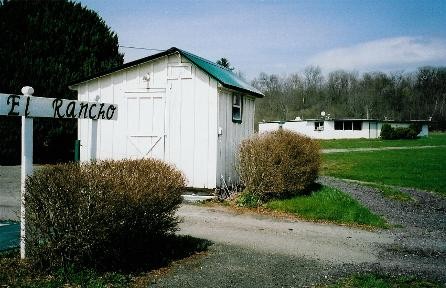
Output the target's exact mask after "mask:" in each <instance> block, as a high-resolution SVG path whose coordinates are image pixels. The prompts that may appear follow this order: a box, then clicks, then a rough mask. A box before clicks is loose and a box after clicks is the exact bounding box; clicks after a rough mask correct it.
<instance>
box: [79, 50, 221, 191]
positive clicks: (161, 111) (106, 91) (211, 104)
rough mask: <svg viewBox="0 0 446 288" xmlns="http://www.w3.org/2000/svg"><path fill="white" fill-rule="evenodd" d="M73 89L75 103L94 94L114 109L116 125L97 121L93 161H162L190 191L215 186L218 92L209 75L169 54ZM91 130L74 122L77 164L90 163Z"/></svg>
mask: <svg viewBox="0 0 446 288" xmlns="http://www.w3.org/2000/svg"><path fill="white" fill-rule="evenodd" d="M147 76H148V78H149V80H148V81H145V80H144V78H146V79H147ZM76 89H77V90H78V98H79V100H84V101H95V100H96V99H95V98H96V95H98V96H99V97H100V98H99V99H100V101H101V102H106V103H115V104H117V105H118V119H117V120H116V121H98V122H99V123H98V124H99V125H98V151H97V159H123V158H142V157H155V158H158V159H164V160H165V161H167V162H169V163H172V164H174V165H175V166H176V167H177V168H178V169H180V170H181V171H182V172H183V173H184V175H185V176H186V179H187V185H188V186H190V187H195V188H210V189H212V188H215V187H216V186H217V172H216V170H217V127H218V92H217V81H216V80H215V79H213V78H212V77H210V76H209V75H208V74H207V73H205V72H203V71H202V70H200V69H199V68H198V67H196V66H194V65H193V64H192V63H189V62H188V61H187V60H186V59H182V57H181V56H180V55H179V54H173V55H169V56H165V57H162V58H159V59H156V60H153V61H150V62H146V63H143V64H140V65H136V66H133V67H130V68H127V69H125V70H121V71H117V72H114V73H112V74H110V75H106V76H103V77H100V78H97V79H93V80H90V81H87V82H85V83H82V84H79V85H78V86H77V87H76ZM106 122H109V123H106ZM90 130H91V120H88V119H80V120H79V121H78V137H79V139H80V140H81V155H80V156H81V161H88V160H90V158H89V157H90V151H89V149H90V148H89V147H90V143H91V139H90ZM160 135H162V136H163V139H162V140H160V142H157V144H156V143H155V142H156V141H157V139H158V138H157V137H158V136H160ZM155 136H156V137H155ZM154 144H156V145H155V146H154ZM150 147H154V149H153V150H150ZM147 151H150V153H147Z"/></svg>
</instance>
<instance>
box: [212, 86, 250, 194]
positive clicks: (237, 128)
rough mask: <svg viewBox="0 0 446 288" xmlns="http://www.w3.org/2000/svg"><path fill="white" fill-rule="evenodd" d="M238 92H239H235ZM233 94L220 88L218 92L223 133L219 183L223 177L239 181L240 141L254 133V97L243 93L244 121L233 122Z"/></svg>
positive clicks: (219, 183) (220, 144) (220, 124)
mask: <svg viewBox="0 0 446 288" xmlns="http://www.w3.org/2000/svg"><path fill="white" fill-rule="evenodd" d="M235 93H238V92H235ZM232 94H233V92H232V91H230V90H226V89H220V90H219V94H218V126H219V127H220V128H221V130H222V134H221V135H219V136H218V169H217V178H218V179H217V183H218V185H219V186H221V185H222V179H221V178H222V177H223V178H224V179H225V181H226V184H230V183H231V182H232V183H238V182H239V176H238V173H237V171H236V164H237V157H238V151H239V146H240V143H241V142H242V141H243V140H244V139H246V138H248V137H250V136H251V135H252V134H253V133H254V109H255V105H254V99H253V98H251V97H249V96H247V95H243V97H242V99H243V104H242V111H243V112H242V123H234V122H232Z"/></svg>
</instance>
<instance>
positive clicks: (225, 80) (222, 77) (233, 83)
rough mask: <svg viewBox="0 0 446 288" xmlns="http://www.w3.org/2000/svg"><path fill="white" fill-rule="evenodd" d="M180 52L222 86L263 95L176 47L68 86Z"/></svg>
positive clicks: (209, 62) (229, 73)
mask: <svg viewBox="0 0 446 288" xmlns="http://www.w3.org/2000/svg"><path fill="white" fill-rule="evenodd" d="M176 52H178V53H180V54H181V55H183V56H184V57H185V58H187V59H188V60H189V61H190V62H192V63H193V64H195V65H196V66H197V67H199V68H200V69H201V70H203V71H204V72H206V73H207V74H209V75H210V76H212V77H213V78H215V79H216V80H217V81H218V82H219V83H220V84H222V85H223V86H224V87H227V88H230V89H234V90H237V91H241V92H244V93H247V94H251V95H253V96H255V97H260V98H261V97H263V96H264V95H263V94H262V92H260V91H259V90H257V89H256V88H254V87H252V86H251V85H249V84H248V83H246V82H245V81H244V80H243V79H241V78H240V77H239V76H237V75H236V74H235V73H233V72H232V71H231V70H229V69H227V68H225V67H222V66H220V65H218V64H216V63H214V62H212V61H209V60H206V59H204V58H201V57H199V56H197V55H194V54H192V53H190V52H187V51H184V50H181V49H178V48H176V47H172V48H170V49H168V50H166V51H163V52H160V53H157V54H154V55H150V56H148V57H145V58H141V59H138V60H135V61H132V62H128V63H125V64H123V65H121V66H118V67H114V68H113V69H110V70H108V71H105V72H102V73H99V74H95V75H92V76H89V77H87V78H84V79H80V80H77V81H75V82H73V83H70V84H69V86H70V87H71V86H74V85H77V84H80V83H82V82H86V81H89V80H92V79H95V78H98V77H102V76H105V75H108V74H111V73H113V72H116V71H119V70H122V69H126V68H129V67H132V66H135V65H138V64H141V63H144V62H147V61H151V60H154V59H157V58H160V57H163V56H167V55H170V54H172V53H176Z"/></svg>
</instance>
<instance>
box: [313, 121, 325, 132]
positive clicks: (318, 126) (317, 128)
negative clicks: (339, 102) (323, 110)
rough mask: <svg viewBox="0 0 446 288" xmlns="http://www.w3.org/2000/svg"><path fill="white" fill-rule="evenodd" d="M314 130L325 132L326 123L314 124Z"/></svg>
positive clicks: (318, 122)
mask: <svg viewBox="0 0 446 288" xmlns="http://www.w3.org/2000/svg"><path fill="white" fill-rule="evenodd" d="M314 130H316V131H323V130H324V121H317V122H314Z"/></svg>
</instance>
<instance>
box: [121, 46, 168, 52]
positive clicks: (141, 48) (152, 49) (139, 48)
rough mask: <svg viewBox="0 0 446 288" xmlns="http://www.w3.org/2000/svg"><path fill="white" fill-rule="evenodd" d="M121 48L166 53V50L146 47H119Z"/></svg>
mask: <svg viewBox="0 0 446 288" xmlns="http://www.w3.org/2000/svg"><path fill="white" fill-rule="evenodd" d="M119 47H121V48H127V49H138V50H149V51H160V52H162V51H166V50H161V49H154V48H144V47H134V46H124V45H119Z"/></svg>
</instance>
